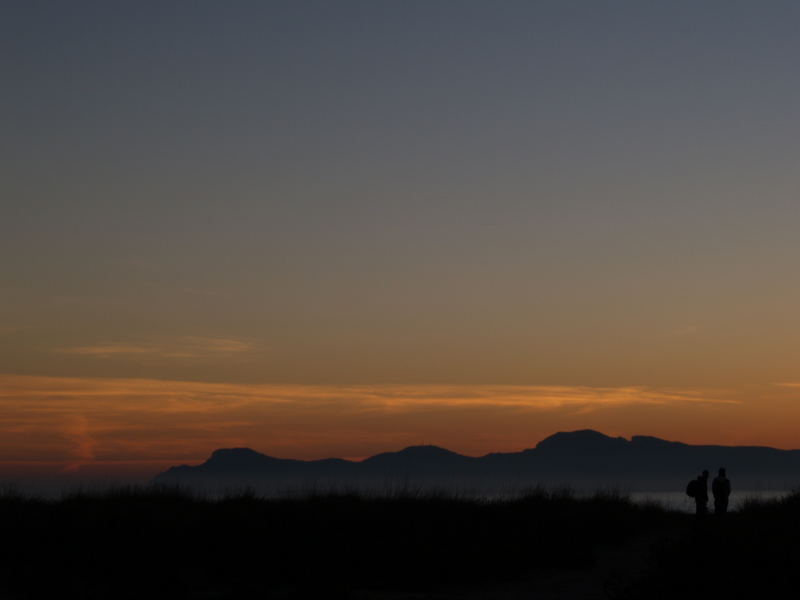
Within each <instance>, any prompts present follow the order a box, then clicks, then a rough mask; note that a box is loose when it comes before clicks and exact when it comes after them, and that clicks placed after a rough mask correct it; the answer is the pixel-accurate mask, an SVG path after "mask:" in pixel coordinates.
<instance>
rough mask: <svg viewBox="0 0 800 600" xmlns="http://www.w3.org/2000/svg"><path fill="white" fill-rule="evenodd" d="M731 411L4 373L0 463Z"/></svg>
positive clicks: (302, 450)
mask: <svg viewBox="0 0 800 600" xmlns="http://www.w3.org/2000/svg"><path fill="white" fill-rule="evenodd" d="M734 403H735V401H733V400H729V399H725V398H719V397H714V396H709V395H705V394H703V393H702V392H700V391H695V390H664V389H654V388H648V387H644V386H630V387H589V386H523V385H518V386H510V385H388V384H386V385H275V384H239V383H206V382H192V381H173V380H159V379H105V378H90V377H86V378H70V377H37V376H21V375H0V406H2V407H3V410H2V411H0V461H1V460H25V459H36V460H56V459H58V460H63V461H64V464H65V466H69V467H70V468H71V469H77V468H79V467H81V466H82V465H86V464H88V463H91V461H95V460H101V461H102V460H148V459H150V460H163V459H169V458H173V459H175V460H176V461H184V460H194V459H198V458H201V457H204V456H206V455H207V454H208V452H210V451H211V450H213V449H215V448H218V447H223V446H251V447H255V448H256V449H260V450H263V451H269V452H274V453H276V454H278V455H284V456H295V457H302V456H309V455H311V456H325V455H336V454H338V455H344V456H364V455H367V454H369V453H371V452H376V451H380V450H386V449H387V448H393V447H402V446H403V445H410V444H412V443H420V442H421V441H424V440H426V439H427V440H428V441H430V440H431V439H434V440H436V443H439V444H442V445H449V446H451V447H453V448H455V449H461V450H462V451H471V452H473V453H480V452H488V451H492V450H501V449H503V448H504V447H505V448H509V447H510V448H514V447H516V448H521V447H530V446H531V445H533V444H534V443H535V441H536V440H537V438H535V437H534V436H535V435H539V434H542V437H543V436H544V435H547V434H549V433H552V432H553V431H554V430H555V428H556V427H560V426H559V425H558V423H562V424H563V423H564V422H565V419H566V421H568V422H570V423H575V424H577V425H578V427H576V428H582V427H586V426H591V425H592V423H602V422H603V421H602V419H600V420H596V421H591V420H587V419H586V418H583V417H580V418H579V417H575V415H576V414H587V413H592V415H603V414H606V412H607V411H613V410H615V409H619V408H624V407H637V406H638V407H648V406H650V407H669V408H670V409H674V410H682V411H687V410H688V411H695V410H705V409H703V407H704V406H706V407H707V406H722V405H729V404H734ZM659 410H660V409H659ZM690 414H691V413H690ZM570 415H572V416H570ZM576 418H578V419H579V420H578V421H574V420H572V421H570V420H569V419H576ZM592 418H595V419H596V417H592ZM489 422H491V424H492V425H491V427H490V429H492V432H489V433H487V428H486V425H487V423H489ZM511 430H514V431H515V433H514V434H513V435H514V436H516V437H513V439H512V434H511V433H510V432H511ZM639 432H640V431H637V433H639ZM432 436H435V437H432ZM487 436H488V437H487ZM538 439H541V438H538ZM500 444H502V445H500Z"/></svg>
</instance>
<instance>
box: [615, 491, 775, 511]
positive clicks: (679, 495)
mask: <svg viewBox="0 0 800 600" xmlns="http://www.w3.org/2000/svg"><path fill="white" fill-rule="evenodd" d="M789 493H790V492H788V491H785V490H743V491H741V492H739V491H736V490H734V492H733V493H732V494H731V497H730V500H729V504H728V510H736V509H738V508H739V506H741V504H742V503H743V502H745V501H747V500H777V499H778V498H782V497H783V496H786V495H787V494H789ZM710 495H711V494H709V496H710ZM631 499H632V500H633V501H634V502H657V503H658V504H662V505H664V506H666V507H667V508H670V509H672V510H680V511H685V512H692V513H693V512H694V499H692V498H690V497H689V496H687V495H686V494H685V493H683V492H633V493H631ZM708 509H709V510H710V511H713V510H714V499H713V497H711V498H709V501H708Z"/></svg>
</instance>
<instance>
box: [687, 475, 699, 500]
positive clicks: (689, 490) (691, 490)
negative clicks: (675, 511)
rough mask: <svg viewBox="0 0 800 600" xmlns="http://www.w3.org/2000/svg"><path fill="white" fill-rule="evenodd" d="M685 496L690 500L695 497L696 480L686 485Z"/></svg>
mask: <svg viewBox="0 0 800 600" xmlns="http://www.w3.org/2000/svg"><path fill="white" fill-rule="evenodd" d="M686 495H687V496H689V497H690V498H694V497H695V496H697V479H692V480H691V481H690V482H689V483H688V484H686Z"/></svg>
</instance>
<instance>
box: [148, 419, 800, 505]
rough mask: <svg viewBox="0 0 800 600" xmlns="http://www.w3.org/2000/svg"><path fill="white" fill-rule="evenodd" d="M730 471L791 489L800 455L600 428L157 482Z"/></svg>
mask: <svg viewBox="0 0 800 600" xmlns="http://www.w3.org/2000/svg"><path fill="white" fill-rule="evenodd" d="M720 466H723V467H726V468H727V469H728V472H729V475H730V477H731V479H732V481H733V483H734V487H738V489H789V488H794V487H795V486H797V485H798V484H800V450H778V449H775V448H768V447H761V446H714V445H704V446H695V445H690V444H684V443H681V442H672V441H667V440H663V439H660V438H657V437H652V436H644V435H636V436H633V437H632V438H631V439H630V440H627V439H625V438H623V437H610V436H607V435H605V434H603V433H600V432H598V431H594V430H591V429H584V430H580V431H570V432H559V433H556V434H554V435H551V436H549V437H547V438H545V439H544V440H542V441H541V442H539V443H538V444H536V447H535V448H530V449H527V450H523V451H521V452H508V453H491V454H487V455H485V456H481V457H472V456H464V455H461V454H458V453H456V452H452V451H450V450H447V449H445V448H440V447H438V446H410V447H408V448H405V449H403V450H400V451H396V452H383V453H380V454H376V455H375V456H371V457H369V458H366V459H364V460H362V461H350V460H345V459H341V458H329V459H322V460H309V461H305V460H295V459H285V458H275V457H272V456H268V455H266V454H262V453H260V452H256V451H255V450H252V449H250V448H223V449H219V450H215V451H214V452H213V453H212V454H211V456H210V457H209V458H208V460H206V461H205V462H204V463H203V464H201V465H197V466H186V465H183V466H176V467H171V468H170V469H168V470H167V471H165V472H163V473H161V474H159V475H158V476H156V478H155V479H154V482H156V483H160V484H179V485H188V486H201V487H205V486H217V487H219V486H231V485H251V486H256V487H260V486H265V485H266V486H272V487H275V488H277V487H286V486H303V485H322V486H325V485H338V484H343V485H350V484H352V485H361V484H364V483H370V482H371V483H373V484H375V483H380V482H392V481H394V482H397V481H401V480H402V481H407V482H412V483H414V482H418V483H421V484H422V483H437V484H441V485H444V486H448V485H456V486H462V487H463V486H478V487H480V486H486V485H492V484H495V485H504V484H508V485H523V486H530V485H544V486H563V485H568V486H571V487H574V488H577V489H580V488H594V489H597V488H608V487H617V488H623V489H626V490H631V491H636V490H642V491H645V490H653V491H657V490H680V489H682V488H683V486H684V485H685V482H686V481H688V480H689V479H690V478H692V477H694V476H696V475H697V474H698V473H699V472H700V471H701V470H702V469H708V470H709V471H711V472H712V474H713V473H715V472H716V469H717V468H718V467H720Z"/></svg>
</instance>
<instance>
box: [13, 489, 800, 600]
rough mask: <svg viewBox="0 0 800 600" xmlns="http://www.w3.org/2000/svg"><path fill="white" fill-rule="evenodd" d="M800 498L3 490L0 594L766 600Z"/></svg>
mask: <svg viewBox="0 0 800 600" xmlns="http://www.w3.org/2000/svg"><path fill="white" fill-rule="evenodd" d="M798 514H800V496H799V495H792V496H789V497H787V498H786V499H784V500H781V501H775V502H772V503H766V504H751V505H748V506H745V507H744V508H743V509H742V510H740V511H738V512H735V513H732V514H729V515H727V516H726V517H724V518H719V519H716V518H706V519H700V520H698V519H695V518H694V517H693V516H692V515H687V514H681V513H676V512H669V511H666V510H664V509H662V508H659V507H657V506H647V505H639V504H635V503H632V502H630V501H629V500H627V499H626V498H625V497H621V496H615V495H610V494H599V495H595V496H593V497H587V498H579V497H575V496H572V495H570V494H566V493H560V494H553V493H547V492H544V491H537V492H533V493H530V494H528V495H526V496H524V497H519V498H515V499H510V500H505V501H495V502H486V501H476V500H469V499H462V498H457V497H446V496H426V495H422V496H420V495H417V494H412V493H405V494H398V495H395V496H392V497H386V496H384V497H365V496H358V495H352V494H351V495H317V496H309V497H306V498H284V499H264V498H259V497H257V496H255V495H240V496H232V497H227V498H222V499H218V500H213V501H212V500H207V499H203V498H200V497H197V496H190V495H186V494H184V493H182V492H179V491H176V490H174V489H151V490H139V491H136V490H128V491H125V490H122V491H115V492H107V493H104V494H95V495H73V496H69V497H65V498H62V499H60V500H50V501H47V500H43V499H31V498H26V497H21V496H14V495H11V494H6V495H4V496H2V495H0V531H2V533H3V544H2V560H0V598H4V599H5V598H9V599H23V598H24V599H40V598H42V599H43V598H59V599H73V598H74V599H78V598H80V599H82V600H100V599H107V598H117V599H128V598H130V599H132V598H156V599H157V598H187V599H190V598H197V599H201V598H202V599H222V598H270V599H286V600H290V599H299V598H315V599H318V598H325V599H333V600H337V599H338V600H398V599H401V598H402V599H411V598H427V599H429V600H451V599H455V598H460V599H477V598H491V599H493V600H502V599H503V598H536V599H555V598H561V599H564V598H567V599H569V598H612V599H613V598H620V599H622V598H627V599H630V600H635V599H639V598H641V599H647V600H650V599H652V598H768V597H770V596H774V595H775V594H776V593H777V592H779V591H781V590H793V591H796V589H797V585H800V568H798V567H800V550H798V545H797V543H796V540H797V539H798V538H799V537H800V519H798Z"/></svg>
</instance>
